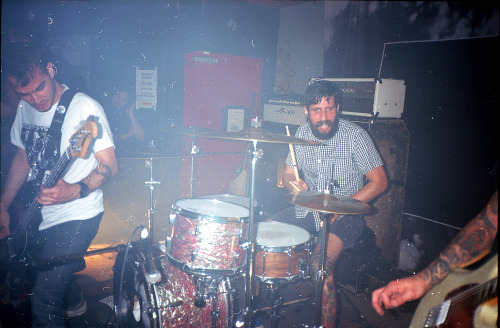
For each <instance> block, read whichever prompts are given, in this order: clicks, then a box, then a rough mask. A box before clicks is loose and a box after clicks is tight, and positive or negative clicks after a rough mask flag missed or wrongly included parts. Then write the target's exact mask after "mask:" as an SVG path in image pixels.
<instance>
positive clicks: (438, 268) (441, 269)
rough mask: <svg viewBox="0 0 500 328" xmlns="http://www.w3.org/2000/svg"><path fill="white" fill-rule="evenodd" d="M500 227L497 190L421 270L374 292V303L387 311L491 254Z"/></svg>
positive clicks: (380, 310) (378, 310) (374, 305)
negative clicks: (454, 271)
mask: <svg viewBox="0 0 500 328" xmlns="http://www.w3.org/2000/svg"><path fill="white" fill-rule="evenodd" d="M497 230H498V190H497V191H495V193H494V194H493V196H492V197H491V198H490V200H489V202H488V205H487V206H486V207H485V208H484V209H483V210H482V211H481V213H479V214H478V215H477V216H476V217H475V218H474V219H473V220H472V221H470V222H469V223H468V224H467V225H466V226H465V227H464V228H463V229H462V230H460V232H459V234H458V235H457V236H456V237H455V238H454V239H453V240H452V241H451V243H450V244H449V245H448V246H447V247H446V248H445V250H444V251H443V252H441V254H440V256H439V258H437V259H436V260H434V261H433V262H432V263H431V264H430V265H429V266H428V267H427V268H425V269H424V270H423V271H421V272H420V273H418V274H416V275H414V276H412V277H408V278H405V279H401V280H394V281H391V282H390V283H389V284H388V285H387V286H385V287H382V288H379V289H377V290H375V291H374V292H373V293H372V306H373V308H374V309H375V310H376V311H377V312H378V313H379V314H380V315H383V314H384V310H383V309H382V305H383V306H384V307H385V308H387V309H392V308H394V307H397V306H400V305H401V304H403V303H405V302H407V301H411V300H415V299H418V298H420V297H422V296H423V295H424V294H425V293H426V292H428V291H429V289H431V288H432V287H433V286H434V285H436V284H438V283H440V282H441V281H442V280H443V279H444V278H445V277H446V276H447V275H448V274H449V273H450V272H451V271H453V270H454V269H455V268H463V267H465V266H468V265H470V264H472V263H474V262H476V261H478V260H480V259H481V258H483V257H484V256H485V255H486V254H488V253H489V252H490V250H491V247H492V245H493V241H494V240H495V237H496V235H497Z"/></svg>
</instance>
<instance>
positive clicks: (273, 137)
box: [195, 127, 320, 326]
mask: <svg viewBox="0 0 500 328" xmlns="http://www.w3.org/2000/svg"><path fill="white" fill-rule="evenodd" d="M195 136H197V137H205V138H216V139H227V140H234V141H251V142H252V145H253V151H251V154H252V160H251V171H250V186H249V189H250V190H249V193H248V194H249V196H250V204H251V206H250V207H249V208H250V216H249V224H248V227H249V228H248V236H249V238H248V239H249V241H248V248H247V249H246V262H247V263H246V264H247V265H246V270H245V291H246V293H245V301H244V306H243V310H242V311H243V312H242V316H241V315H240V316H239V317H238V321H237V323H238V324H241V323H243V325H245V326H248V325H249V322H250V320H249V319H251V317H253V315H255V310H252V309H251V300H252V297H251V294H252V287H253V286H252V285H253V282H252V281H253V271H254V259H253V258H254V256H253V255H254V254H255V242H254V240H255V237H256V233H255V229H254V218H255V207H254V206H253V205H254V194H255V166H256V163H257V160H258V159H259V158H261V157H262V156H263V150H262V149H259V148H257V144H258V143H259V142H270V143H288V144H289V143H293V144H303V145H318V144H320V143H319V142H315V141H311V140H306V139H300V138H295V137H290V136H284V135H278V134H274V133H271V132H269V131H267V130H265V129H262V128H260V127H249V128H247V129H245V130H242V131H239V132H222V133H220V132H218V133H200V134H196V135H195Z"/></svg>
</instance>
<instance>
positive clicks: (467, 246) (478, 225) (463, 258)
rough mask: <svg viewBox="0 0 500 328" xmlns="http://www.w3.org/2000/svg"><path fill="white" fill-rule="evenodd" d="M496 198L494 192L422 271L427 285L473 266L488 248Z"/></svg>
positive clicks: (494, 229)
mask: <svg viewBox="0 0 500 328" xmlns="http://www.w3.org/2000/svg"><path fill="white" fill-rule="evenodd" d="M497 195H498V194H497V193H495V195H494V196H493V197H492V199H491V200H490V202H489V203H488V206H487V207H486V208H485V209H484V210H483V211H481V213H480V214H479V215H478V216H477V217H476V218H475V219H474V220H472V221H471V222H469V223H468V224H467V225H466V226H465V227H464V228H463V229H462V230H461V231H460V232H459V233H458V235H457V236H456V237H455V239H453V241H452V242H451V244H450V245H449V246H448V247H447V248H446V249H445V250H444V251H443V252H442V253H441V255H440V257H439V258H438V259H437V260H435V261H434V262H432V263H431V264H430V265H429V266H428V267H427V268H426V269H425V270H423V271H422V276H423V279H424V280H425V281H426V282H427V283H428V284H429V286H434V285H436V284H437V283H439V282H441V281H442V280H443V279H444V278H445V277H446V276H447V275H448V273H450V271H452V270H453V269H454V268H456V267H464V266H466V265H469V264H471V263H473V262H474V261H475V260H477V259H479V258H480V257H481V256H482V255H484V254H485V253H487V252H488V251H489V250H490V249H491V246H492V244H493V241H494V239H495V236H496V234H497V224H498V198H497Z"/></svg>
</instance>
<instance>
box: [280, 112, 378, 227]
mask: <svg viewBox="0 0 500 328" xmlns="http://www.w3.org/2000/svg"><path fill="white" fill-rule="evenodd" d="M295 137H297V138H302V139H308V140H314V141H318V142H321V145H294V150H295V159H296V161H297V166H298V168H299V170H302V173H303V176H304V180H305V182H306V183H307V184H308V186H309V190H310V191H325V190H328V185H329V183H330V181H333V185H334V188H333V194H335V195H342V196H352V195H354V194H355V193H356V192H357V191H358V190H360V189H361V188H362V187H363V185H364V177H365V174H366V173H368V172H370V171H371V170H373V169H374V168H376V167H378V166H381V165H383V162H382V159H381V158H380V155H379V153H378V151H377V149H376V148H375V145H374V144H373V141H372V139H371V137H370V135H369V134H368V132H366V130H364V129H362V128H361V127H360V126H358V125H356V124H354V123H352V122H349V121H346V120H344V119H339V125H338V131H337V133H336V134H335V136H334V137H333V138H332V139H330V140H319V139H317V138H316V137H315V136H314V135H313V134H312V131H311V128H310V126H309V123H305V124H302V125H301V126H300V127H299V128H298V130H297V132H296V133H295ZM286 164H287V165H288V166H290V167H293V166H292V165H293V164H292V157H291V155H290V153H289V154H288V157H287V159H286ZM309 212H312V210H310V209H307V208H305V207H302V206H296V207H295V214H296V216H297V218H303V217H305V216H306V215H307V213H309ZM314 218H315V221H316V229H317V230H319V227H320V218H319V215H318V213H317V212H316V211H314Z"/></svg>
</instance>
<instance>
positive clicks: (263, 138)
mask: <svg viewBox="0 0 500 328" xmlns="http://www.w3.org/2000/svg"><path fill="white" fill-rule="evenodd" d="M193 136H197V137H202V138H215V139H228V140H239V141H258V142H270V143H287V144H302V145H319V144H320V143H319V142H316V141H312V140H307V139H301V138H295V137H289V136H286V135H281V134H275V133H272V132H269V131H267V130H265V129H262V128H254V127H250V128H247V129H245V130H242V131H239V132H212V133H198V134H195V135H193Z"/></svg>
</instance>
